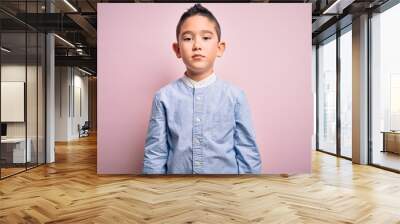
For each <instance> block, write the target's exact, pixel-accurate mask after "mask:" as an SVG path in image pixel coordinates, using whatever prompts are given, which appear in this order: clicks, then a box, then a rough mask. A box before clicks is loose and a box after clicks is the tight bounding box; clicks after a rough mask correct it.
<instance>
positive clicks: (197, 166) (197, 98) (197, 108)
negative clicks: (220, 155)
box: [192, 89, 203, 173]
mask: <svg viewBox="0 0 400 224" xmlns="http://www.w3.org/2000/svg"><path fill="white" fill-rule="evenodd" d="M201 99H202V95H201V93H200V92H199V90H198V89H194V91H193V102H194V107H193V109H194V111H193V118H194V119H193V148H192V149H193V173H202V171H203V167H202V165H203V153H202V147H201V145H202V140H203V139H202V138H203V135H202V124H201V120H202V119H201V117H202V115H203V105H202V102H201Z"/></svg>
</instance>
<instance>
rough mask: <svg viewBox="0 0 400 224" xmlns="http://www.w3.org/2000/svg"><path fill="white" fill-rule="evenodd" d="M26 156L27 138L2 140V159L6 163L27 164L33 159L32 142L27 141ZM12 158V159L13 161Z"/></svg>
mask: <svg viewBox="0 0 400 224" xmlns="http://www.w3.org/2000/svg"><path fill="white" fill-rule="evenodd" d="M27 142H28V144H27V146H28V147H26V154H25V138H6V139H1V157H2V159H5V161H6V163H25V162H30V161H31V159H32V154H31V145H32V140H31V139H30V138H28V139H27ZM11 158H12V159H11ZM25 159H27V161H25Z"/></svg>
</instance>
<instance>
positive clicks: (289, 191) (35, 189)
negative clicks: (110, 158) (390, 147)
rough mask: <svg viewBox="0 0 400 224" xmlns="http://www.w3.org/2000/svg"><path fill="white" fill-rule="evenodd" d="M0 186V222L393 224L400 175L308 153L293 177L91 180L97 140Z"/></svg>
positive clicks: (399, 210) (399, 215) (399, 206)
mask: <svg viewBox="0 0 400 224" xmlns="http://www.w3.org/2000/svg"><path fill="white" fill-rule="evenodd" d="M56 161H57V162H56V163H55V164H51V165H46V166H41V167H38V168H35V169H32V170H29V171H27V172H25V173H21V174H18V175H16V176H13V177H10V178H7V179H5V180H2V181H0V223H45V222H47V223H213V224H214V223H215V224H219V223H373V224H377V223H379V224H380V223H384V224H387V223H400V175H399V174H396V173H392V172H388V171H384V170H381V169H378V168H374V167H370V166H360V165H353V164H351V162H350V161H348V160H343V159H338V158H336V157H333V156H330V155H327V154H323V153H320V152H315V153H314V154H313V173H312V174H303V175H293V176H285V175H282V176H273V175H263V176H240V177H237V176H228V177H226V176H225V177H223V176H211V177H210V176H189V177H177V176H166V177H144V176H98V175H97V174H96V139H95V138H94V137H89V138H84V139H83V140H81V141H76V142H70V143H69V144H57V147H56Z"/></svg>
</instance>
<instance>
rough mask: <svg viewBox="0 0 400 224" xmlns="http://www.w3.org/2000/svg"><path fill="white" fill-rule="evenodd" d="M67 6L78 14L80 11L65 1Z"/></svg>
mask: <svg viewBox="0 0 400 224" xmlns="http://www.w3.org/2000/svg"><path fill="white" fill-rule="evenodd" d="M64 2H65V4H67V5H68V6H69V7H70V8H71V9H72V10H74V12H78V10H77V9H76V8H75V7H74V6H73V5H72V4H71V3H69V1H68V0H64Z"/></svg>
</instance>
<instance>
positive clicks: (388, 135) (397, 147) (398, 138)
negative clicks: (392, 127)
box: [381, 131, 400, 154]
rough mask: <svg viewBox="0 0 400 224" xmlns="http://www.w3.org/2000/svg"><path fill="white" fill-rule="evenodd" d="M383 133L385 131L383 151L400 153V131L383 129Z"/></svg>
mask: <svg viewBox="0 0 400 224" xmlns="http://www.w3.org/2000/svg"><path fill="white" fill-rule="evenodd" d="M381 133H383V150H382V152H392V153H396V154H400V131H382V132H381Z"/></svg>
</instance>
